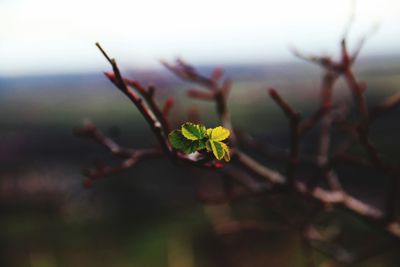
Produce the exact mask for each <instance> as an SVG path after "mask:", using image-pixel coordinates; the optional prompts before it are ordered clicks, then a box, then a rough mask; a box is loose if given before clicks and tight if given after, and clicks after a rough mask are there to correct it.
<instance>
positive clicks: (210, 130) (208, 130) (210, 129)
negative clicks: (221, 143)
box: [206, 128, 212, 138]
mask: <svg viewBox="0 0 400 267" xmlns="http://www.w3.org/2000/svg"><path fill="white" fill-rule="evenodd" d="M211 132H212V128H208V129H207V131H206V135H207V137H208V138H211Z"/></svg>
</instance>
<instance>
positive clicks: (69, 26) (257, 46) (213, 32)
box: [0, 0, 400, 76]
mask: <svg viewBox="0 0 400 267" xmlns="http://www.w3.org/2000/svg"><path fill="white" fill-rule="evenodd" d="M351 3H352V1H350V0H332V1H324V0H292V1H289V0H279V1H278V0H276V1H268V0H246V1H243V0H238V1H234V0H202V1H191V0H168V1H167V0H164V1H162V0H158V1H156V0H140V1H137V0H130V1H128V0H127V1H123V0H107V1H103V0H59V1H57V0H0V75H3V76H4V75H6V76H7V75H26V74H40V73H66V72H79V71H88V72H91V71H98V70H104V69H107V68H108V65H107V63H106V62H105V60H104V59H103V57H102V56H101V54H100V53H99V52H98V50H97V49H96V48H95V46H94V43H95V42H96V41H99V42H100V43H101V44H102V45H103V47H104V48H105V49H106V50H107V51H108V52H109V54H110V55H111V56H113V57H115V58H116V59H117V60H118V62H119V63H120V65H121V66H122V67H129V66H133V67H142V68H147V67H154V66H157V65H158V64H159V63H158V61H159V59H173V58H175V57H176V56H181V57H183V58H184V59H187V60H188V61H190V62H192V63H194V64H201V63H211V64H227V63H271V62H278V61H288V60H292V59H293V56H292V54H291V53H290V52H289V49H288V47H289V46H290V45H295V46H296V47H298V48H299V49H301V50H303V51H305V52H315V53H325V54H335V53H336V52H337V45H338V41H339V39H340V37H341V36H342V34H343V31H344V28H345V25H346V23H347V21H348V20H349V17H350V13H351V5H352V4H351ZM356 6H357V7H356V12H355V15H356V18H355V22H354V27H353V28H352V30H351V33H350V37H351V38H350V41H353V42H350V47H351V45H352V44H353V45H355V42H356V40H357V38H359V37H360V36H362V35H363V34H365V33H366V32H368V31H369V30H370V29H371V28H372V27H374V25H375V24H376V23H379V24H380V27H379V30H378V31H377V32H376V34H375V35H374V36H373V37H371V38H370V40H369V41H368V43H367V44H366V47H365V49H364V51H363V54H362V55H380V54H392V53H394V54H400V1H399V0H359V1H358V2H357V5H356Z"/></svg>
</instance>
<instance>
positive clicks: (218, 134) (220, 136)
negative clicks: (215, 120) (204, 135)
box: [207, 126, 230, 141]
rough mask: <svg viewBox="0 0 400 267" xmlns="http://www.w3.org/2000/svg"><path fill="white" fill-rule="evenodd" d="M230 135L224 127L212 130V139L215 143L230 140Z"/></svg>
mask: <svg viewBox="0 0 400 267" xmlns="http://www.w3.org/2000/svg"><path fill="white" fill-rule="evenodd" d="M207 132H208V131H207ZM229 135H230V132H229V130H228V129H226V128H224V127H222V126H218V127H216V128H214V129H212V132H211V136H210V139H211V140H213V141H223V140H225V139H226V138H228V137H229Z"/></svg>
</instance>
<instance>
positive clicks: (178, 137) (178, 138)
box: [168, 130, 190, 150]
mask: <svg viewBox="0 0 400 267" xmlns="http://www.w3.org/2000/svg"><path fill="white" fill-rule="evenodd" d="M168 139H169V141H170V142H171V145H172V147H173V148H175V149H182V150H185V148H186V147H187V146H189V144H190V141H189V140H187V139H186V138H185V137H184V136H183V134H182V132H181V131H179V130H174V131H172V132H171V133H170V134H169V135H168Z"/></svg>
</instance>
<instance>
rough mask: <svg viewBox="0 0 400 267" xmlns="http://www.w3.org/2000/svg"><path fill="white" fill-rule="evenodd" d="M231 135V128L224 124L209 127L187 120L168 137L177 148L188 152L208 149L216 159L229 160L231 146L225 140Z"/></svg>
mask: <svg viewBox="0 0 400 267" xmlns="http://www.w3.org/2000/svg"><path fill="white" fill-rule="evenodd" d="M229 135H230V132H229V130H228V129H226V128H224V127H222V126H218V127H215V128H208V129H207V128H206V127H205V126H204V125H202V124H194V123H190V122H187V123H184V124H182V126H181V129H180V130H174V131H172V132H171V133H170V134H169V135H168V138H169V141H170V142H171V145H172V146H173V147H174V148H175V149H179V150H182V151H183V152H185V153H186V154H190V153H193V152H195V151H201V150H207V151H208V152H212V153H213V154H214V156H215V158H216V159H218V160H221V159H224V160H225V161H229V160H230V159H231V158H230V154H229V148H228V146H227V145H226V144H225V143H224V142H223V141H224V140H225V139H227V138H228V137H229Z"/></svg>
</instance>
